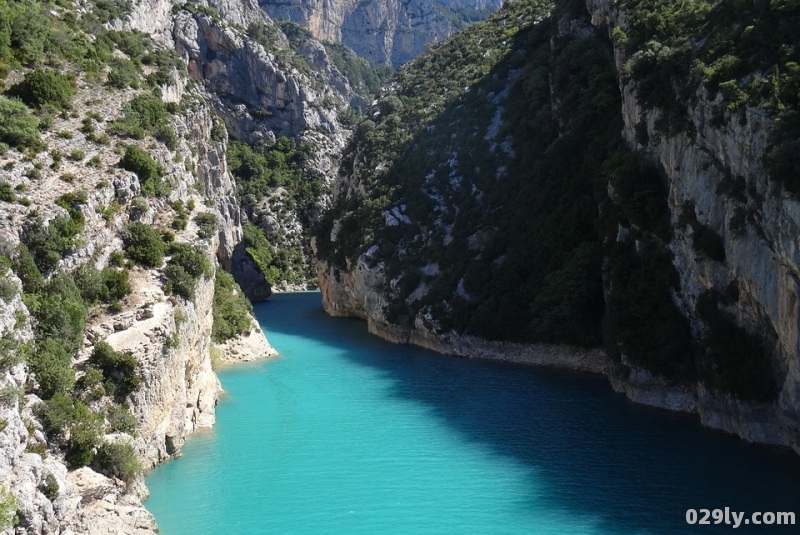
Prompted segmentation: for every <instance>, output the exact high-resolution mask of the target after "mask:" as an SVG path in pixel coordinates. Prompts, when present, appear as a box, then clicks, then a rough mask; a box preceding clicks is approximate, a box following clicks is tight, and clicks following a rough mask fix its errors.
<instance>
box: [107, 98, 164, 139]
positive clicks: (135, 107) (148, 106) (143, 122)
mask: <svg viewBox="0 0 800 535" xmlns="http://www.w3.org/2000/svg"><path fill="white" fill-rule="evenodd" d="M110 131H111V132H112V133H114V134H117V135H120V136H126V137H131V138H133V139H143V138H144V136H145V133H147V132H150V133H151V134H152V135H153V136H155V137H156V139H158V140H159V141H162V142H164V143H165V144H166V145H167V146H168V147H169V148H171V149H174V148H175V147H177V142H178V138H177V136H176V135H175V132H174V130H173V129H172V126H170V120H169V111H168V110H167V106H166V105H165V104H164V101H163V100H161V98H160V97H159V96H156V95H154V94H152V93H145V94H142V95H137V96H136V97H134V98H133V99H132V100H131V101H130V102H129V103H128V104H127V106H125V116H124V117H123V119H122V120H120V121H116V122H114V123H112V124H111V126H110Z"/></svg>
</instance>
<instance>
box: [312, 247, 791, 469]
mask: <svg viewBox="0 0 800 535" xmlns="http://www.w3.org/2000/svg"><path fill="white" fill-rule="evenodd" d="M318 276H319V284H320V290H321V291H322V304H323V307H324V308H325V311H326V312H327V313H328V314H330V315H331V316H338V317H355V318H361V319H364V320H366V321H367V325H368V328H369V332H370V333H372V334H374V335H377V336H379V337H381V338H383V339H385V340H388V341H390V342H393V343H404V344H413V345H416V346H419V347H423V348H425V349H429V350H432V351H436V352H438V353H443V354H448V355H454V356H460V357H466V358H476V359H485V360H498V361H504V362H514V363H519V364H529V365H535V366H547V367H553V368H563V369H570V370H578V371H585V372H591V373H598V374H602V375H605V376H606V377H608V379H609V381H610V383H611V386H612V387H613V389H614V390H615V391H616V392H619V393H621V394H624V395H625V396H626V397H627V398H628V399H630V400H631V401H633V402H635V403H640V404H643V405H648V406H651V407H657V408H661V409H667V410H671V411H677V412H684V413H691V414H697V415H698V416H699V418H700V422H701V423H702V424H703V425H704V426H706V427H709V428H712V429H717V430H720V431H724V432H726V433H730V434H734V435H738V436H739V437H741V438H742V439H744V440H745V441H748V442H754V443H760V444H770V445H777V446H787V447H790V448H792V449H793V450H794V451H795V452H797V453H798V454H800V442H798V436H799V434H798V430H797V429H796V428H795V427H793V425H794V424H793V423H792V421H791V419H786V418H783V417H782V416H781V415H782V410H781V408H780V407H779V405H778V403H755V402H745V401H740V400H738V399H736V398H734V397H733V396H730V395H727V394H721V393H718V392H713V391H711V390H709V389H708V388H706V387H705V386H704V385H703V384H701V383H695V384H677V383H672V382H669V381H667V380H665V379H663V378H661V377H657V376H653V375H652V374H651V373H650V372H648V371H647V370H643V369H638V368H633V367H631V368H628V367H626V366H615V364H614V363H613V362H612V361H611V359H610V358H609V357H608V356H607V355H606V354H605V353H604V352H603V351H601V350H599V349H580V348H574V347H568V346H557V345H547V344H534V345H530V344H515V343H509V342H492V341H487V340H483V339H480V338H477V337H474V336H465V335H458V334H453V333H445V334H437V333H435V332H433V331H431V330H430V329H429V328H428V327H427V326H426V322H425V321H424V319H423V318H421V317H417V318H416V319H415V321H414V324H413V325H412V326H410V327H398V326H396V325H392V324H390V323H389V321H388V320H387V319H386V317H385V316H384V313H383V307H384V305H385V304H386V303H384V292H383V288H384V276H383V272H382V270H381V267H380V265H378V266H375V267H369V264H368V262H367V260H366V258H365V257H363V256H362V257H361V258H360V259H359V261H358V262H357V263H356V265H353V266H350V269H348V270H347V271H338V270H335V269H334V268H331V267H330V266H328V265H327V264H326V263H324V262H320V263H319V264H318Z"/></svg>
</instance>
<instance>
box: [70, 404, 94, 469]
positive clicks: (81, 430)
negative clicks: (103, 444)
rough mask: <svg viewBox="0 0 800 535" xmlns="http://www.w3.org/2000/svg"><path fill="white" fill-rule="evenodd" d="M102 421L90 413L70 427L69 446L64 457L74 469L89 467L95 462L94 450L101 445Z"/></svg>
mask: <svg viewBox="0 0 800 535" xmlns="http://www.w3.org/2000/svg"><path fill="white" fill-rule="evenodd" d="M101 432H102V421H101V419H100V417H99V415H98V414H95V413H92V412H88V411H87V413H86V415H85V416H84V417H82V418H80V419H78V420H77V421H76V422H75V423H73V424H72V425H71V426H70V429H69V444H68V445H67V451H66V453H65V455H64V457H65V459H66V460H67V462H68V463H69V464H70V465H71V466H72V467H73V468H80V467H81V466H89V465H90V464H92V461H93V460H94V456H95V454H94V449H95V448H96V447H97V446H98V444H100V434H101Z"/></svg>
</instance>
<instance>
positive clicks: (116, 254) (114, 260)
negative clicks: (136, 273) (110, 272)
mask: <svg viewBox="0 0 800 535" xmlns="http://www.w3.org/2000/svg"><path fill="white" fill-rule="evenodd" d="M108 265H110V266H114V267H122V266H124V265H125V255H123V254H122V251H113V252H112V253H111V254H110V255H109V257H108Z"/></svg>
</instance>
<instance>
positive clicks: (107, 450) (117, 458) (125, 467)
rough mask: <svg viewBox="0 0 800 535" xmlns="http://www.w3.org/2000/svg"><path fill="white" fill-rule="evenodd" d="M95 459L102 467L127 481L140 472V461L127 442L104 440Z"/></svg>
mask: <svg viewBox="0 0 800 535" xmlns="http://www.w3.org/2000/svg"><path fill="white" fill-rule="evenodd" d="M96 459H97V463H98V464H99V465H100V466H101V467H102V468H104V469H106V470H108V471H109V472H111V473H112V474H114V475H115V476H117V477H119V478H120V479H121V480H123V481H125V482H127V483H130V482H131V481H133V480H134V479H135V478H136V476H138V475H139V474H141V473H142V463H141V462H139V458H138V457H137V456H136V451H134V449H133V446H131V445H130V444H129V443H122V442H115V443H108V442H105V443H103V444H101V445H100V447H99V448H98V450H97V458H96Z"/></svg>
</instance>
